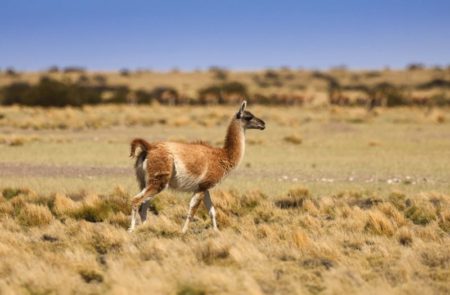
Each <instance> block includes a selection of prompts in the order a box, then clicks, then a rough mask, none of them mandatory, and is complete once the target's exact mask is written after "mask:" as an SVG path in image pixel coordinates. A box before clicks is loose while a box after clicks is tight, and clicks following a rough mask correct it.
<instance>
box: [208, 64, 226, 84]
mask: <svg viewBox="0 0 450 295" xmlns="http://www.w3.org/2000/svg"><path fill="white" fill-rule="evenodd" d="M209 72H210V73H212V74H213V76H214V79H216V80H220V81H225V80H226V79H227V78H228V72H227V70H226V69H224V68H221V67H217V66H213V67H210V68H209Z"/></svg>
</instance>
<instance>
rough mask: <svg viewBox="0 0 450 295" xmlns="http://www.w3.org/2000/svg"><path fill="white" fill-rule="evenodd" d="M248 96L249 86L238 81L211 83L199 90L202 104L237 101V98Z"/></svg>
mask: <svg viewBox="0 0 450 295" xmlns="http://www.w3.org/2000/svg"><path fill="white" fill-rule="evenodd" d="M247 96H248V92H247V86H246V85H245V84H243V83H240V82H236V81H232V82H226V83H222V84H214V85H210V86H208V87H206V88H202V89H200V90H199V91H198V97H199V100H200V103H202V104H207V103H220V104H228V103H235V102H236V100H237V99H236V98H238V99H242V98H244V97H247Z"/></svg>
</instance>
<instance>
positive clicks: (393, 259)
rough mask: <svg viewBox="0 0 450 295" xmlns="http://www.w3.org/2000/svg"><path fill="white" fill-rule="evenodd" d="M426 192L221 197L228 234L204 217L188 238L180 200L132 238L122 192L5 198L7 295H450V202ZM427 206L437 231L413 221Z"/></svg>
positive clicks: (10, 194)
mask: <svg viewBox="0 0 450 295" xmlns="http://www.w3.org/2000/svg"><path fill="white" fill-rule="evenodd" d="M424 195H425V199H424V198H423V197H424V196H423V195H422V196H420V195H406V197H405V199H404V200H403V201H401V202H399V201H398V200H397V202H396V203H393V202H392V201H391V200H390V199H391V198H390V196H378V197H377V198H372V199H371V201H372V202H355V200H356V201H358V200H359V198H360V197H359V196H360V192H357V191H355V192H343V193H341V194H336V195H334V196H322V197H320V198H318V197H317V196H313V195H311V193H310V192H309V191H308V190H307V189H306V188H304V187H300V188H294V189H292V190H291V191H290V192H289V193H288V194H286V195H284V196H278V197H276V196H268V195H265V194H263V193H261V192H259V191H255V190H253V191H248V192H246V193H238V192H236V191H216V192H215V193H214V194H213V199H214V200H215V201H216V204H217V208H218V212H219V216H222V217H221V218H219V226H220V229H221V232H220V233H215V232H213V231H212V230H211V227H210V221H209V218H208V216H207V214H206V212H205V211H204V209H200V212H198V214H197V216H196V218H195V220H194V222H193V223H192V225H191V228H190V230H189V232H188V233H187V234H185V235H183V234H181V225H182V222H183V219H184V218H185V214H186V210H187V208H186V206H187V204H186V202H184V201H183V200H181V199H179V198H177V197H175V196H174V195H172V194H170V193H164V194H162V195H161V196H159V200H158V203H157V206H158V208H159V209H158V210H159V211H158V212H159V215H158V216H155V215H151V216H150V218H149V222H148V224H146V225H144V226H141V227H139V228H138V230H137V231H136V232H135V233H133V234H129V233H127V232H126V226H127V224H128V214H129V211H130V208H129V197H130V196H128V195H127V194H126V193H125V192H124V191H123V190H122V189H116V190H115V191H113V192H112V193H110V194H108V195H103V196H99V195H96V194H91V193H79V194H73V195H65V194H61V193H56V194H49V195H40V194H37V193H35V192H33V191H31V190H28V189H20V190H19V189H16V190H12V189H3V191H2V196H0V208H2V210H1V212H2V214H1V215H0V227H1V230H0V277H1V280H0V282H1V283H0V292H1V293H2V294H9V293H11V294H41V293H45V294H71V293H77V294H92V293H108V294H123V293H130V292H132V293H136V294H144V293H145V294H147V293H152V294H275V293H276V294H342V293H346V294H353V293H357V294H361V293H365V294H367V293H380V292H382V293H383V294H398V293H409V294H423V293H448V292H450V288H449V285H448V281H449V279H450V272H449V267H450V255H449V252H448V246H449V243H450V238H449V231H448V227H447V226H446V225H445V224H443V223H440V222H438V221H437V220H440V219H442V218H447V217H448V210H449V206H450V196H448V195H443V194H435V193H426V194H424ZM436 199H438V200H439V203H437V202H436V201H435V200H436ZM280 200H284V201H285V202H287V201H286V200H290V201H291V202H290V203H289V204H290V205H289V206H286V204H288V203H282V202H280ZM417 200H422V202H421V203H420V206H421V207H431V208H434V216H433V221H431V222H430V223H427V224H416V223H415V218H416V217H415V216H413V215H408V214H407V212H408V210H409V208H411V207H412V206H419V205H417V204H416V205H412V204H413V202H415V201H417ZM368 204H369V205H368ZM400 205H401V206H400ZM8 206H9V208H10V209H5V208H8ZM446 214H447V215H446ZM443 215H445V216H447V217H443ZM447 222H448V221H447Z"/></svg>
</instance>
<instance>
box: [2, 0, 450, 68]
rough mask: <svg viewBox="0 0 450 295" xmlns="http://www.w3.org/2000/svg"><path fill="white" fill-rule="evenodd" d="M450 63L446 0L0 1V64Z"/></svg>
mask: <svg viewBox="0 0 450 295" xmlns="http://www.w3.org/2000/svg"><path fill="white" fill-rule="evenodd" d="M412 62H421V63H424V64H426V65H443V66H447V65H448V64H450V1H437V0H421V1H419V0H377V1H370V0H348V1H344V0H316V1H313V0H311V1H282V0H280V1H266V0H259V1H244V0H241V1H237V0H227V1H218V0H193V1H189V0H185V1H171V0H166V1H150V0H147V1H134V0H122V1H116V0H73V1H64V0H39V1H30V0H0V68H6V67H14V68H16V69H19V70H41V69H46V68H48V67H49V66H52V65H58V66H63V67H64V66H82V67H86V68H88V69H93V70H116V69H121V68H129V69H137V68H149V69H153V70H169V69H172V68H174V67H177V68H179V69H182V70H192V69H197V68H199V69H205V68H208V67H209V66H211V65H218V66H223V67H227V68H230V69H238V70H239V69H261V68H266V67H280V66H289V67H293V68H297V67H304V68H320V69H324V68H329V67H333V66H340V65H346V66H348V67H350V68H382V67H385V66H389V67H393V68H400V67H404V66H405V65H407V64H409V63H412Z"/></svg>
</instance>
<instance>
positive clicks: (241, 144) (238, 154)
mask: <svg viewBox="0 0 450 295" xmlns="http://www.w3.org/2000/svg"><path fill="white" fill-rule="evenodd" d="M223 149H224V151H225V154H226V156H227V158H228V162H229V163H230V165H231V167H230V168H235V167H236V166H238V165H239V163H240V162H241V160H242V158H243V157H244V152H245V131H244V128H242V126H241V122H240V121H239V120H238V119H236V118H233V119H232V120H231V122H230V125H229V126H228V129H227V135H226V136H225V144H224V147H223Z"/></svg>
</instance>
